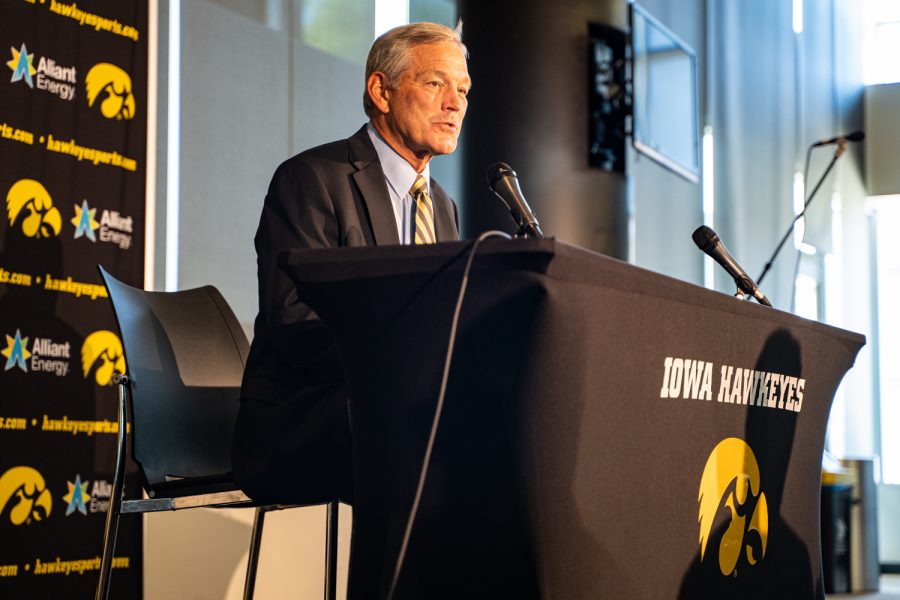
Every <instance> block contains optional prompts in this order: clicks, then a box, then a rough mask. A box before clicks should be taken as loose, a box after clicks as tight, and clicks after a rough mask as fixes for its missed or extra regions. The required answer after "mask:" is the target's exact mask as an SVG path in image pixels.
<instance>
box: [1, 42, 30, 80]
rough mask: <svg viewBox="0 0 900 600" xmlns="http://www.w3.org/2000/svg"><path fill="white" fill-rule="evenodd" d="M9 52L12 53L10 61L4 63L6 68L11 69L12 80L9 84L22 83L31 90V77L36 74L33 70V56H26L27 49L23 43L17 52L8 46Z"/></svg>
mask: <svg viewBox="0 0 900 600" xmlns="http://www.w3.org/2000/svg"><path fill="white" fill-rule="evenodd" d="M9 51H10V52H12V59H11V60H8V61H7V62H6V66H7V67H9V68H10V69H12V72H13V74H12V79H10V80H9V82H10V83H15V82H17V81H24V82H25V84H26V85H27V86H28V87H30V88H33V87H34V79H33V78H32V75H34V74H35V73H37V70H36V69H35V68H34V54H28V49H27V48H26V47H25V44H24V43H23V44H22V47H21V48H20V49H19V50H16V49H15V48H13V47H12V46H10V47H9Z"/></svg>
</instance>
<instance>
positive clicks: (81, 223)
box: [71, 200, 100, 242]
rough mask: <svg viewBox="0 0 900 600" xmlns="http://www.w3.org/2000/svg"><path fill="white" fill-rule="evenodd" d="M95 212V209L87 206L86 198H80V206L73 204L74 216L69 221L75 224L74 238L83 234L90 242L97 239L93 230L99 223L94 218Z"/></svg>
mask: <svg viewBox="0 0 900 600" xmlns="http://www.w3.org/2000/svg"><path fill="white" fill-rule="evenodd" d="M96 214H97V209H96V208H91V207H90V206H88V203H87V200H82V201H81V206H78V205H77V204H76V205H75V216H74V217H72V221H71V223H72V225H74V226H75V239H76V240H77V239H78V238H80V237H81V236H84V237H86V238H87V239H89V240H91V241H92V242H96V241H97V236H96V235H95V234H94V232H95V231H96V230H97V229H98V228H99V227H100V223H98V222H97V221H96V219H94V216H95V215H96Z"/></svg>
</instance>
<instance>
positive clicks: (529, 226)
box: [487, 162, 544, 239]
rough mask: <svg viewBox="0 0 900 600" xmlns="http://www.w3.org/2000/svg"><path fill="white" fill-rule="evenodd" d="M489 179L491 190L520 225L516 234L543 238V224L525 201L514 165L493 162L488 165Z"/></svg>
mask: <svg viewBox="0 0 900 600" xmlns="http://www.w3.org/2000/svg"><path fill="white" fill-rule="evenodd" d="M487 180H488V185H489V186H490V187H491V191H492V192H494V193H495V194H497V197H498V198H500V199H501V200H503V203H504V204H505V205H506V207H507V208H508V209H509V214H511V215H512V218H513V221H515V222H516V225H517V226H518V227H519V231H518V232H517V233H516V235H524V236H526V237H534V238H538V239H541V238H543V237H544V233H543V232H542V231H541V226H540V224H539V223H538V220H537V217H535V216H534V213H533V212H531V208H529V207H528V203H527V202H526V201H525V195H524V194H523V193H522V189H521V188H520V187H519V178H518V177H517V176H516V172H515V171H513V170H512V167H510V166H509V165H508V164H506V163H502V162H498V163H494V164H492V165H491V166H490V167H488V171H487Z"/></svg>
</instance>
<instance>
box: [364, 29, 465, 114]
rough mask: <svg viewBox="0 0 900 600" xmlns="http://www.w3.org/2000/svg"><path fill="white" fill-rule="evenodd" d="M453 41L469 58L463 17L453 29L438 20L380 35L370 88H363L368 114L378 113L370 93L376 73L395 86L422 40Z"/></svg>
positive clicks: (369, 62)
mask: <svg viewBox="0 0 900 600" xmlns="http://www.w3.org/2000/svg"><path fill="white" fill-rule="evenodd" d="M445 43H451V44H456V45H457V46H459V49H460V50H462V53H463V56H465V57H466V58H469V51H468V50H467V49H466V46H465V44H463V42H462V20H460V21H458V22H457V23H456V27H455V28H453V29H450V28H449V27H447V26H446V25H438V24H437V23H410V24H409V25H401V26H400V27H394V28H393V29H390V30H388V31H386V32H385V33H383V34H381V35H380V36H378V39H376V40H375V42H374V43H373V44H372V48H371V49H370V50H369V57H368V58H367V59H366V78H365V81H366V88H365V89H364V90H363V108H364V109H365V111H366V115H367V116H369V117H372V116H373V115H374V114H375V104H374V103H373V102H372V99H371V98H370V97H369V90H368V81H369V77H370V76H371V75H372V73H376V72H379V71H380V72H382V73H384V78H385V86H386V87H387V89H394V87H395V86H396V85H397V81H398V80H399V79H400V76H401V75H402V74H403V72H404V71H405V70H406V69H407V68H408V67H409V53H410V51H411V50H412V49H413V48H414V47H415V46H419V45H422V44H445Z"/></svg>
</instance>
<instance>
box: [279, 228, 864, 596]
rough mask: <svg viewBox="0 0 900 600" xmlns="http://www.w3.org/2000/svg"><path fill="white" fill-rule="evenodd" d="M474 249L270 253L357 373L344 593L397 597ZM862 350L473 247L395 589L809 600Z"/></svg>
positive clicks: (697, 298)
mask: <svg viewBox="0 0 900 600" xmlns="http://www.w3.org/2000/svg"><path fill="white" fill-rule="evenodd" d="M470 248H471V243H470V242H457V243H447V244H437V245H433V246H423V247H399V246H396V247H375V248H346V249H334V250H297V251H291V252H289V253H285V254H284V255H282V256H281V264H282V267H283V268H284V269H285V270H286V271H287V272H288V273H289V274H290V275H291V277H292V278H293V279H294V281H295V283H296V285H297V288H298V293H299V296H300V298H301V300H303V301H304V302H306V303H308V304H309V305H310V306H311V307H312V308H313V309H314V310H315V311H316V312H317V313H318V314H319V316H320V317H321V318H322V319H323V320H324V322H325V323H326V324H327V325H328V327H329V328H330V330H331V331H332V333H333V335H334V336H335V339H336V341H337V344H338V347H339V350H340V353H341V358H342V361H343V362H344V368H345V372H346V374H347V377H348V380H349V384H350V396H351V401H350V421H351V431H352V434H353V444H354V478H355V479H354V480H355V503H354V524H353V527H354V530H353V542H352V557H351V569H350V570H351V572H350V591H349V593H350V597H351V598H352V599H354V600H355V599H357V598H379V597H383V596H384V595H385V594H386V592H387V589H388V586H389V583H390V577H391V574H392V571H393V566H394V561H395V559H396V556H397V552H398V550H399V545H400V541H401V538H402V534H403V530H404V526H405V522H406V517H407V514H408V511H409V509H410V504H411V502H412V498H413V495H414V491H415V486H416V482H417V478H418V474H419V469H420V466H421V461H422V454H423V451H424V447H425V444H426V440H427V437H428V432H429V429H430V426H431V420H432V415H433V411H434V408H435V402H436V399H437V395H438V387H439V381H440V375H441V372H442V368H443V357H444V353H445V351H446V348H447V341H448V333H449V327H450V321H451V317H452V312H453V307H454V304H455V301H456V295H457V290H458V288H459V285H460V279H461V275H462V269H463V266H464V264H465V259H466V257H467V253H468V250H469V249H470ZM864 343H865V339H864V338H863V337H862V336H860V335H857V334H853V333H849V332H846V331H842V330H839V329H835V328H833V327H828V326H825V325H822V324H819V323H815V322H811V321H807V320H804V319H800V318H797V317H794V316H792V315H789V314H786V313H783V312H780V311H777V310H773V309H770V308H765V307H762V306H759V305H756V304H751V303H748V302H741V301H738V300H736V299H735V298H733V297H730V296H728V295H725V294H721V293H716V292H711V291H709V290H705V289H702V288H699V287H697V286H694V285H691V284H688V283H684V282H681V281H677V280H674V279H671V278H668V277H665V276H661V275H658V274H655V273H652V272H649V271H645V270H642V269H639V268H636V267H634V266H631V265H628V264H626V263H623V262H620V261H617V260H614V259H610V258H607V257H604V256H601V255H598V254H595V253H592V252H589V251H586V250H582V249H579V248H575V247H572V246H569V245H566V244H564V243H561V242H557V241H554V240H512V241H507V240H493V241H488V242H485V243H484V244H483V245H482V246H481V247H480V248H479V251H478V256H477V257H476V258H475V262H474V267H473V271H472V276H471V280H470V282H469V290H468V293H467V296H466V299H465V302H464V305H463V310H462V315H461V320H460V325H459V331H458V338H457V343H456V348H455V352H454V357H453V367H452V371H451V375H450V381H449V386H448V391H447V399H446V405H445V408H444V413H443V419H442V421H441V426H440V429H439V432H438V434H437V440H436V444H435V448H434V455H433V457H432V464H431V469H430V471H429V473H428V479H427V482H426V485H425V491H424V495H423V498H422V504H421V507H420V509H419V514H418V518H417V520H416V524H415V528H414V530H413V534H412V537H411V540H410V544H409V549H408V553H407V558H406V562H405V566H404V569H403V572H402V576H401V578H400V583H399V586H398V593H397V597H398V598H507V597H508V598H519V599H524V598H559V599H565V600H571V599H581V598H614V599H643V598H685V599H689V598H712V597H721V598H728V599H734V598H760V597H762V598H766V600H771V599H773V598H790V599H792V600H797V599H803V598H822V597H823V590H822V570H821V552H820V542H819V531H820V530H819V505H820V501H819V487H820V468H821V456H822V449H823V445H824V439H825V425H826V421H827V418H828V413H829V409H830V406H831V400H832V398H833V395H834V392H835V390H836V388H837V386H838V384H839V383H840V381H841V378H842V377H843V375H844V373H845V372H846V371H847V370H848V369H849V368H850V367H851V366H852V364H853V361H854V359H855V357H856V354H857V352H858V351H859V349H860V348H861V347H862V345H863V344H864Z"/></svg>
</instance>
